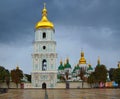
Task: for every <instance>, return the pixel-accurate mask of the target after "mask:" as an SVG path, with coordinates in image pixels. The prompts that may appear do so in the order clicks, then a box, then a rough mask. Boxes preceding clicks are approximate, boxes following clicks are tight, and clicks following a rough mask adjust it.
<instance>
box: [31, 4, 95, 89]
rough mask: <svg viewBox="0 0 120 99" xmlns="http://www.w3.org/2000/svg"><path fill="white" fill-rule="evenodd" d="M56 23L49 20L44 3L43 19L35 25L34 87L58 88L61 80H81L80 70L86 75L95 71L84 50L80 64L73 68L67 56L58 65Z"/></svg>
mask: <svg viewBox="0 0 120 99" xmlns="http://www.w3.org/2000/svg"><path fill="white" fill-rule="evenodd" d="M54 35H55V28H54V24H53V23H52V22H50V21H49V20H48V17H47V9H46V5H45V4H44V7H43V10H42V17H41V20H40V21H38V22H37V23H36V25H35V39H34V43H33V47H34V50H33V53H32V63H33V64H32V65H33V67H32V87H33V88H42V89H45V88H56V85H57V82H60V81H63V80H64V81H81V78H80V72H81V71H80V70H84V71H85V73H86V75H85V76H86V77H87V76H88V74H90V73H91V72H92V71H93V68H92V67H91V65H90V64H89V65H88V64H87V62H86V59H85V57H84V52H83V51H81V57H80V60H79V62H78V64H77V65H76V66H75V67H74V68H73V69H72V66H71V65H70V63H69V59H68V58H67V59H66V61H65V63H64V64H63V62H62V60H61V61H60V66H57V64H56V60H57V53H56V41H55V38H54Z"/></svg>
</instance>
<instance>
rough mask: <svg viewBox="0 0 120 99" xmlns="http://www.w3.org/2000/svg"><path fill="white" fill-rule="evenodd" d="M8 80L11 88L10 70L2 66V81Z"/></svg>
mask: <svg viewBox="0 0 120 99" xmlns="http://www.w3.org/2000/svg"><path fill="white" fill-rule="evenodd" d="M4 81H6V84H7V86H8V88H9V84H10V73H9V70H7V69H5V68H4V67H3V66H0V82H4Z"/></svg>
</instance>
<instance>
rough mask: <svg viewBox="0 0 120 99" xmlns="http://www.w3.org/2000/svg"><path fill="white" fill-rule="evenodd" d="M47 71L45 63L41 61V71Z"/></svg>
mask: <svg viewBox="0 0 120 99" xmlns="http://www.w3.org/2000/svg"><path fill="white" fill-rule="evenodd" d="M46 70H47V61H46V60H45V59H43V61H42V71H46Z"/></svg>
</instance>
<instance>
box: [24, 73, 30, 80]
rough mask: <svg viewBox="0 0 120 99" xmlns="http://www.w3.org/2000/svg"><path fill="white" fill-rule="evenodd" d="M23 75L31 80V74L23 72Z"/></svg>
mask: <svg viewBox="0 0 120 99" xmlns="http://www.w3.org/2000/svg"><path fill="white" fill-rule="evenodd" d="M25 76H26V77H27V78H28V81H29V82H31V75H29V74H25Z"/></svg>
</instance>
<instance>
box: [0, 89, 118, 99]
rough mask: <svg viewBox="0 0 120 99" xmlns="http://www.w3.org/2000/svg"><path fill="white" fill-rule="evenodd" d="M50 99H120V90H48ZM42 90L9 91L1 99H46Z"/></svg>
mask: <svg viewBox="0 0 120 99" xmlns="http://www.w3.org/2000/svg"><path fill="white" fill-rule="evenodd" d="M47 94H48V99H120V89H48V90H47ZM44 97H45V90H42V89H9V90H8V93H4V94H0V99H45V98H44Z"/></svg>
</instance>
